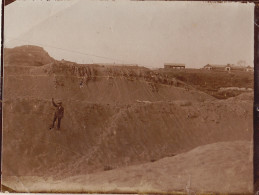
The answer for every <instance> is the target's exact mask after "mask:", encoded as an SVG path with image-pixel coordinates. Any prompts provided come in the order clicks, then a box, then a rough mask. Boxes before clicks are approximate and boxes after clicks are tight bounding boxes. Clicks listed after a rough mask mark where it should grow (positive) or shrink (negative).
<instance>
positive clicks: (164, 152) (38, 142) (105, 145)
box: [2, 47, 253, 191]
mask: <svg viewBox="0 0 259 195" xmlns="http://www.w3.org/2000/svg"><path fill="white" fill-rule="evenodd" d="M35 48H36V50H37V49H39V48H37V47H35ZM14 51H15V50H13V51H12V52H14ZM15 53H16V52H14V54H12V55H13V56H17V54H15ZM18 53H19V52H18ZM18 59H19V58H16V57H14V59H12V60H13V62H15V61H17V64H16V63H13V64H12V65H5V67H4V93H3V94H4V100H3V119H4V124H3V153H2V156H3V163H2V168H3V172H2V174H3V182H7V181H9V180H8V178H14V177H16V178H18V179H22V178H23V177H24V176H26V178H30V179H29V180H31V182H36V183H37V181H36V180H34V178H37V177H39V178H41V179H42V178H48V179H50V178H52V179H54V180H55V181H62V182H65V181H67V180H66V178H67V179H68V181H69V178H71V177H76V176H78V175H88V176H89V177H90V178H92V177H93V178H94V177H95V174H97V175H98V174H101V173H104V171H107V170H112V169H114V171H116V169H118V170H120V169H125V170H126V169H127V167H128V166H142V165H141V164H144V163H151V162H155V161H158V160H159V159H164V158H166V157H170V158H172V159H175V158H174V156H175V157H177V156H179V155H184V154H186V155H187V154H189V153H187V152H188V151H190V150H192V149H194V148H196V147H198V146H202V145H206V144H213V143H217V142H229V144H230V145H231V147H232V144H234V145H235V143H237V142H238V143H239V142H240V141H241V142H242V143H243V142H244V143H248V141H251V139H252V115H253V113H252V103H253V101H252V100H253V93H252V92H246V93H243V94H241V95H238V96H236V97H231V98H228V99H226V100H223V99H217V98H215V97H213V96H211V95H209V94H208V93H205V92H204V91H202V90H198V89H197V86H195V85H193V84H190V83H188V82H183V81H181V80H180V79H179V78H178V79H177V78H176V77H171V76H168V75H166V74H164V73H161V72H157V71H153V70H150V69H147V68H145V67H138V66H104V65H98V64H76V63H73V62H68V61H56V60H54V61H46V62H45V61H41V62H42V63H43V62H44V64H42V65H40V66H39V65H37V63H36V65H34V62H37V61H40V59H41V58H40V57H39V56H35V59H33V61H30V63H31V64H30V65H29V66H28V65H25V64H24V63H20V64H19V63H18V61H19V60H18ZM7 62H8V61H7ZM220 78H223V76H222V77H220ZM223 87H224V86H223ZM52 97H53V98H55V100H57V99H59V100H62V102H63V106H64V108H65V114H64V118H63V119H62V121H61V130H60V131H57V130H55V129H54V130H49V126H50V124H51V123H52V120H53V114H54V112H55V108H54V107H53V105H52V103H51V98H52ZM232 142H233V143H232ZM241 142H240V143H241ZM223 145H224V144H223ZM234 145H233V147H234V148H239V146H240V145H239V144H237V145H238V146H237V147H236V146H234ZM241 145H242V146H243V145H246V144H241ZM244 147H246V146H244ZM205 148H206V147H205ZM218 149H219V150H218V152H217V155H218V156H220V154H221V153H222V154H223V153H224V152H225V150H224V147H221V146H218ZM199 150H200V151H203V149H202V148H200V149H197V151H199ZM206 150H207V149H206ZM231 151H232V152H234V153H233V155H234V156H235V155H237V156H238V155H241V156H242V155H244V152H245V151H244V150H240V152H241V153H239V150H236V149H233V150H231ZM203 152H204V154H203V155H204V156H206V155H205V153H206V152H205V151H203ZM215 155H216V154H215ZM191 156H192V155H191ZM192 157H193V156H192ZM223 157H224V158H225V157H226V156H223ZM223 157H222V158H223ZM186 158H187V157H186ZM188 158H189V157H188ZM219 158H220V157H219ZM242 158H243V157H242ZM189 159H192V158H191V157H190V158H189ZM214 160H215V163H219V162H221V161H217V160H216V159H214ZM173 161H174V160H173ZM17 162H19V163H17ZM175 162H176V161H175ZM177 162H178V161H177ZM240 162H241V161H239V162H237V163H240ZM242 162H243V161H242ZM162 164H163V163H162ZM172 164H173V165H176V164H174V162H172ZM180 164H181V163H180ZM180 164H179V166H180ZM183 165H184V164H183ZM199 165H200V164H199ZM161 166H162V165H161ZM163 166H169V165H168V164H164V165H163ZM186 166H187V165H186ZM188 166H190V167H191V165H188ZM213 166H215V167H216V164H215V165H214V164H213ZM236 166H237V167H238V166H241V165H240V164H237V165H236ZM154 168H155V169H157V170H159V168H158V167H154ZM223 168H224V167H223ZM228 168H229V167H228ZM228 168H227V167H225V168H224V170H228ZM168 169H170V168H169V167H168ZM129 170H131V169H129ZM126 172H127V171H126ZM127 173H128V174H129V177H131V176H132V178H134V177H135V176H134V174H135V172H133V173H132V174H133V175H131V173H130V172H127ZM143 174H144V173H143ZM195 174H196V173H195ZM197 174H198V173H197ZM231 174H233V175H234V173H231ZM237 174H238V172H237ZM144 175H145V174H144ZM209 175H210V176H211V177H212V176H213V175H212V171H211V172H208V176H206V177H209ZM13 176H14V177H13ZM98 177H99V176H98ZM5 178H6V179H5ZM132 178H131V179H132ZM220 178H221V179H222V181H226V180H224V179H226V178H225V176H224V175H223V174H222V175H219V176H218V179H220ZM231 178H232V176H231ZM233 178H234V176H233ZM103 179H104V181H105V178H103ZM129 179H130V178H129ZM164 179H165V181H163V182H165V183H168V182H169V181H168V180H166V178H164ZM167 179H168V178H167ZM237 179H239V176H238V175H237V177H236V180H234V179H233V183H234V182H237ZM54 180H53V182H54ZM79 180H81V179H79ZM90 180H91V179H90ZM100 180H101V178H99V179H97V180H93V181H95V182H97V183H96V186H98V185H100ZM115 180H117V179H115ZM151 180H152V182H154V181H153V180H154V178H153V177H152V178H151ZM12 181H13V180H12ZM28 182H29V181H28ZM62 182H61V183H62ZM150 182H151V181H150ZM204 182H205V179H204ZM245 182H246V181H245ZM36 183H35V185H36ZM233 183H232V184H233ZM30 184H32V183H30ZM15 185H16V184H15ZM15 185H13V183H12V185H6V186H7V187H10V188H11V189H14V190H18V191H19V190H20V188H19V189H16V188H15ZM33 185H34V184H33ZM114 185H115V184H114ZM125 185H129V186H128V187H132V189H137V188H134V186H133V185H135V184H134V183H127V182H126V183H125ZM242 185H243V184H242ZM245 185H246V184H245ZM36 186H37V185H36ZM54 186H55V185H54ZM45 187H46V186H45ZM43 188H44V187H43ZM43 188H42V189H41V190H43V191H44V189H43ZM32 189H34V188H32ZM161 189H163V188H161ZM202 189H203V187H202V188H199V186H198V187H197V190H202ZM211 189H213V190H214V189H215V188H211ZM236 189H240V188H236ZM242 189H243V190H245V189H248V188H242ZM45 191H48V189H47V188H45Z"/></svg>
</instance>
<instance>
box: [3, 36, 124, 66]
mask: <svg viewBox="0 0 259 195" xmlns="http://www.w3.org/2000/svg"><path fill="white" fill-rule="evenodd" d="M7 38H11V40H8V41H7V42H6V43H8V42H10V41H13V40H20V41H26V42H28V43H31V44H37V45H40V46H43V47H49V48H54V49H59V50H63V51H68V52H72V53H77V54H81V55H86V56H93V57H97V58H103V59H109V60H116V61H120V62H124V63H125V61H124V60H121V59H116V58H111V57H107V56H101V55H96V54H90V53H84V52H81V51H76V50H71V49H67V48H61V47H56V46H52V45H46V44H41V43H37V42H31V41H29V40H24V39H19V38H13V37H7Z"/></svg>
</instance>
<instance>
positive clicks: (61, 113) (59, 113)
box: [52, 101, 64, 118]
mask: <svg viewBox="0 0 259 195" xmlns="http://www.w3.org/2000/svg"><path fill="white" fill-rule="evenodd" d="M52 104H53V106H55V107H56V108H57V109H56V112H55V116H56V117H58V118H63V116H64V108H63V106H62V105H57V104H55V102H54V101H52Z"/></svg>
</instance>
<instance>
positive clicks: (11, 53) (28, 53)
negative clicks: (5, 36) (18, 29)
mask: <svg viewBox="0 0 259 195" xmlns="http://www.w3.org/2000/svg"><path fill="white" fill-rule="evenodd" d="M53 61H54V59H53V58H51V57H50V56H49V54H48V53H47V52H46V51H45V50H44V49H43V48H42V47H39V46H34V45H26V46H19V47H15V48H12V49H11V48H5V49H4V65H5V66H17V65H18V66H42V65H44V64H49V63H51V62H53Z"/></svg>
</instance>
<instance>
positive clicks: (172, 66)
mask: <svg viewBox="0 0 259 195" xmlns="http://www.w3.org/2000/svg"><path fill="white" fill-rule="evenodd" d="M164 68H165V69H185V64H178V63H165V64H164Z"/></svg>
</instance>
